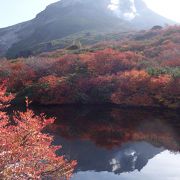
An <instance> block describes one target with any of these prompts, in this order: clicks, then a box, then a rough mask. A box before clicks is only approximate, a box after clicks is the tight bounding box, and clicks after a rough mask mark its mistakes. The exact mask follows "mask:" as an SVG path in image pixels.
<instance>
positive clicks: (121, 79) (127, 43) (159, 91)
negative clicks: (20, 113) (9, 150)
mask: <svg viewBox="0 0 180 180" xmlns="http://www.w3.org/2000/svg"><path fill="white" fill-rule="evenodd" d="M179 51H180V28H179V27H178V26H177V27H176V26H174V27H167V28H164V29H161V30H154V29H153V30H149V31H143V32H138V33H135V34H131V35H130V37H126V38H125V40H119V41H118V40H117V41H114V42H112V41H109V42H104V43H103V44H97V45H95V46H92V47H91V48H89V49H86V50H84V51H79V52H77V51H75V52H74V51H73V52H72V51H67V50H64V52H63V53H62V50H61V51H55V52H51V53H46V54H43V55H40V56H37V57H30V58H27V59H17V60H13V61H10V60H9V61H1V62H0V64H1V66H0V79H2V80H3V79H5V78H8V79H9V84H8V91H11V92H16V93H17V98H21V97H24V96H28V97H29V98H30V99H31V100H33V102H34V103H40V104H77V103H80V104H104V103H113V104H114V103H115V104H120V105H130V106H137V105H138V106H158V107H160V106H161V107H162V106H163V107H170V108H178V107H180V104H179V102H180V66H179V65H180V54H179Z"/></svg>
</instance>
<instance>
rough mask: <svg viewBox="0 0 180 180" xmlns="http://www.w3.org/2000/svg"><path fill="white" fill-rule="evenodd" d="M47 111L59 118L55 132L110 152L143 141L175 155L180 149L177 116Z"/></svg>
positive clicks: (92, 110) (109, 110)
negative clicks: (130, 143) (93, 144)
mask: <svg viewBox="0 0 180 180" xmlns="http://www.w3.org/2000/svg"><path fill="white" fill-rule="evenodd" d="M43 111H48V112H47V113H49V114H51V115H53V116H56V117H58V121H57V124H56V125H55V126H54V127H52V128H53V130H54V131H55V132H56V133H58V134H60V135H61V136H62V137H65V138H67V139H78V138H80V139H83V140H90V141H92V142H94V143H95V144H96V145H98V146H100V147H104V148H106V149H113V148H115V147H118V146H121V145H122V144H124V143H127V142H130V141H143V140H144V141H147V142H150V143H151V144H153V145H155V146H157V147H161V146H163V147H165V148H167V149H169V150H172V151H178V150H179V149H180V144H179V142H180V141H179V140H180V139H179V135H180V134H179V128H178V127H179V126H178V125H179V124H178V114H177V113H175V112H168V111H166V112H162V111H160V110H156V111H155V110H137V109H131V110H127V109H118V108H109V107H91V108H90V107H88V108H81V107H77V108H74V107H72V108H69V107H66V108H58V107H56V108H53V109H43Z"/></svg>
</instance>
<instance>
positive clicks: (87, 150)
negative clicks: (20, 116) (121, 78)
mask: <svg viewBox="0 0 180 180" xmlns="http://www.w3.org/2000/svg"><path fill="white" fill-rule="evenodd" d="M35 109H36V112H38V113H40V112H45V113H46V114H48V115H49V116H54V117H57V119H56V123H55V124H54V125H53V126H52V127H51V128H50V131H51V133H53V134H54V135H55V143H56V144H61V145H62V149H61V151H60V152H61V153H62V154H65V155H66V158H68V159H76V160H77V161H78V166H77V168H76V169H75V172H74V175H73V177H72V180H119V179H121V180H144V179H146V180H157V179H158V180H179V179H180V116H179V113H178V112H177V111H170V110H159V109H148V110H145V109H144V110H143V109H135V108H130V109H129V108H128V109H127V108H117V107H108V106H104V107H102V106H94V107H93V106H90V107H81V106H76V107H73V106H70V107H68V106H66V107H36V108H35Z"/></svg>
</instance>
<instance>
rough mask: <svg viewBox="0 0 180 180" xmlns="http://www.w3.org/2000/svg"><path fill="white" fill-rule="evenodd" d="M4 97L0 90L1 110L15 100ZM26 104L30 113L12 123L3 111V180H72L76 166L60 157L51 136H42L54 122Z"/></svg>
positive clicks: (17, 116)
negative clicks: (36, 113)
mask: <svg viewBox="0 0 180 180" xmlns="http://www.w3.org/2000/svg"><path fill="white" fill-rule="evenodd" d="M5 93H6V89H5V88H4V86H1V87H0V100H1V109H2V108H4V107H7V104H8V103H9V101H10V100H11V99H12V96H11V95H10V96H6V95H5ZM26 103H27V110H26V111H25V112H15V113H14V115H13V117H12V120H13V122H11V121H10V117H9V116H8V115H7V114H6V113H4V112H2V111H0V142H1V144H0V179H22V180H24V179H43V178H50V179H56V178H59V179H69V178H70V177H71V175H72V172H73V169H74V167H75V165H76V162H75V161H72V162H68V161H67V160H66V159H64V157H63V156H57V155H56V151H57V150H58V149H59V148H60V147H59V146H53V145H52V142H53V137H52V136H50V135H48V134H44V133H42V131H43V130H44V128H46V127H47V126H48V125H50V124H52V123H53V122H54V118H46V116H45V115H43V114H41V115H40V116H37V115H35V114H34V112H33V111H32V110H30V109H29V108H28V100H27V101H26ZM4 104H5V105H4ZM12 124H14V125H12Z"/></svg>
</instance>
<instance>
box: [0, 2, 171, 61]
mask: <svg viewBox="0 0 180 180" xmlns="http://www.w3.org/2000/svg"><path fill="white" fill-rule="evenodd" d="M147 22H148V23H147ZM165 23H171V21H169V20H167V19H165V18H163V17H161V16H159V15H157V14H156V13H154V12H153V11H151V10H150V9H148V8H147V6H146V5H145V3H144V2H143V1H142V0H134V1H133V0H121V1H119V3H113V1H111V0H98V1H96V2H94V1H93V0H61V1H58V2H56V3H53V4H51V5H49V6H48V7H47V8H46V9H45V10H44V11H42V12H41V13H39V14H38V15H37V16H36V17H35V18H34V19H33V20H31V21H27V22H24V23H21V24H18V25H14V26H11V27H7V28H3V29H0V56H7V57H12V58H15V57H18V56H28V55H31V54H33V53H34V52H35V51H36V52H37V53H38V52H40V51H41V52H42V51H48V50H49V49H51V48H52V46H53V44H54V43H51V41H52V40H57V39H58V40H60V41H61V39H62V38H67V37H71V36H72V35H75V34H80V33H82V32H86V33H89V32H94V33H96V34H98V33H102V32H104V33H106V32H115V31H116V32H117V31H118V32H124V31H129V30H132V29H135V28H149V27H152V26H153V25H157V24H158V25H164V24H165ZM65 41H66V40H65ZM64 46H65V45H64V44H62V48H64ZM59 47H61V46H58V48H59ZM38 48H41V50H38Z"/></svg>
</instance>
